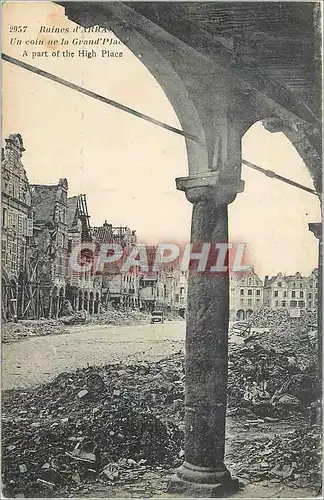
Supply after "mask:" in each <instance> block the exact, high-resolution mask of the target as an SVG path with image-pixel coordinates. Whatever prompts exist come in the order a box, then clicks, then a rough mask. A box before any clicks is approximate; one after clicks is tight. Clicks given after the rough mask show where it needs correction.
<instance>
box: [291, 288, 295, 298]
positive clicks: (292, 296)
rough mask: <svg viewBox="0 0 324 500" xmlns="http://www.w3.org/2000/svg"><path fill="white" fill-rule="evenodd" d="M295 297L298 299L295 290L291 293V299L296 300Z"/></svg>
mask: <svg viewBox="0 0 324 500" xmlns="http://www.w3.org/2000/svg"><path fill="white" fill-rule="evenodd" d="M295 297H296V292H295V290H293V291H292V292H291V298H293V299H294V298H295Z"/></svg>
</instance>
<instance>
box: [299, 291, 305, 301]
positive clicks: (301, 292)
mask: <svg viewBox="0 0 324 500" xmlns="http://www.w3.org/2000/svg"><path fill="white" fill-rule="evenodd" d="M299 296H300V298H301V299H303V298H304V292H303V291H302V290H301V291H300V293H299Z"/></svg>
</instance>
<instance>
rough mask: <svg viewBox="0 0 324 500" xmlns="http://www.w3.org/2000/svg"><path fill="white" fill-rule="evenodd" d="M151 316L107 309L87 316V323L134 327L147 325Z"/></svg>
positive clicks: (125, 309) (131, 311) (121, 309)
mask: <svg viewBox="0 0 324 500" xmlns="http://www.w3.org/2000/svg"><path fill="white" fill-rule="evenodd" d="M150 320H151V316H150V314H149V313H144V312H141V311H139V310H136V309H128V308H120V309H114V308H113V307H108V309H107V310H105V311H103V312H101V313H100V314H98V315H93V316H89V320H88V322H89V323H92V324H93V323H95V324H103V325H134V324H135V325H136V324H140V323H149V322H150Z"/></svg>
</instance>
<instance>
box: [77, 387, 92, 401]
mask: <svg viewBox="0 0 324 500" xmlns="http://www.w3.org/2000/svg"><path fill="white" fill-rule="evenodd" d="M87 394H89V391H87V390H86V389H82V391H80V392H78V397H79V398H80V399H82V398H84V397H85V396H87Z"/></svg>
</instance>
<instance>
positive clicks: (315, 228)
mask: <svg viewBox="0 0 324 500" xmlns="http://www.w3.org/2000/svg"><path fill="white" fill-rule="evenodd" d="M308 229H309V230H310V231H311V232H312V233H313V234H314V236H315V238H317V239H318V240H321V239H322V224H321V222H310V223H309V224H308Z"/></svg>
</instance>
